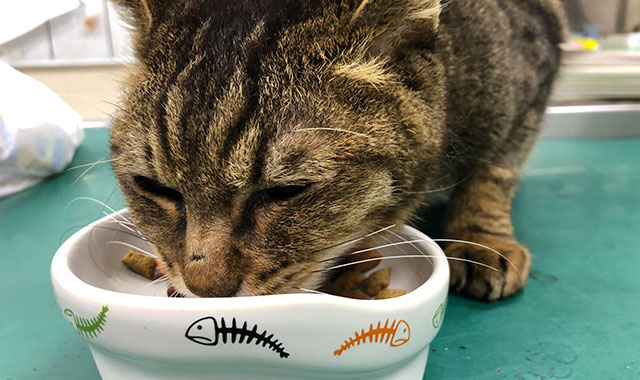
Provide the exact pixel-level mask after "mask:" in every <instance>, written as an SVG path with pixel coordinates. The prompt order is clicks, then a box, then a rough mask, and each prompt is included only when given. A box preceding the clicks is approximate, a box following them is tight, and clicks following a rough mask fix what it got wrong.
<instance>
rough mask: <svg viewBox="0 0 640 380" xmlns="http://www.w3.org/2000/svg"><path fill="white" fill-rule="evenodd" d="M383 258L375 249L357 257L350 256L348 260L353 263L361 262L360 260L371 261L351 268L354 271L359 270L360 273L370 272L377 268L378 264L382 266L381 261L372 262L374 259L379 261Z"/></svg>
mask: <svg viewBox="0 0 640 380" xmlns="http://www.w3.org/2000/svg"><path fill="white" fill-rule="evenodd" d="M381 257H382V255H381V254H380V252H378V250H377V249H373V250H371V251H365V252H360V253H356V254H355V255H350V256H349V257H348V258H349V262H351V263H353V262H356V261H360V260H370V261H365V262H363V263H358V264H354V265H352V266H351V268H352V269H353V270H357V271H359V272H368V271H370V270H371V269H373V268H375V267H377V266H378V264H380V260H372V259H378V258H381Z"/></svg>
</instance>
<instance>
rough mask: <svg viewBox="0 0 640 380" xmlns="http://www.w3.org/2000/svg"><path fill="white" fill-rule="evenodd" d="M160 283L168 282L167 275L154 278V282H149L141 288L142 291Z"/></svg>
mask: <svg viewBox="0 0 640 380" xmlns="http://www.w3.org/2000/svg"><path fill="white" fill-rule="evenodd" d="M162 282H169V277H167V275H162V276H160V277H158V278H156V279H155V280H153V281H151V282H149V283H148V284H145V285H144V286H143V287H142V288H143V289H144V288H146V287H147V286H151V285H155V284H159V283H162Z"/></svg>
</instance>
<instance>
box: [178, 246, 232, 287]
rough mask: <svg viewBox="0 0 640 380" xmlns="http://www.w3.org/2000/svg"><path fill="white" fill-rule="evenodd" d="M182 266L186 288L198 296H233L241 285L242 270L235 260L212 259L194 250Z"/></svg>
mask: <svg viewBox="0 0 640 380" xmlns="http://www.w3.org/2000/svg"><path fill="white" fill-rule="evenodd" d="M218 258H219V256H218ZM189 259H190V260H189V261H188V262H187V263H186V265H185V266H184V270H183V274H182V276H183V280H184V283H185V285H186V286H187V288H188V289H189V290H190V291H191V292H192V293H193V294H195V295H197V296H200V297H233V296H235V295H236V294H237V293H238V291H239V290H240V287H241V286H242V279H243V275H242V273H243V272H242V270H241V266H240V265H239V263H238V262H236V260H232V259H230V258H229V257H226V258H225V259H224V260H212V257H209V256H207V255H205V254H203V253H201V252H194V253H193V254H192V255H191V256H190V257H189Z"/></svg>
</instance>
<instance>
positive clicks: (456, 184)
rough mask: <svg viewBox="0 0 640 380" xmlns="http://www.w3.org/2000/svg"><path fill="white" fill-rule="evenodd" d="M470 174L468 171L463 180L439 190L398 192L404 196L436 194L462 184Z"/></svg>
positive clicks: (471, 172)
mask: <svg viewBox="0 0 640 380" xmlns="http://www.w3.org/2000/svg"><path fill="white" fill-rule="evenodd" d="M472 174H473V170H472V171H470V173H469V174H467V175H466V176H465V177H464V178H462V179H461V180H459V181H457V182H456V183H454V184H451V185H449V186H444V187H440V188H437V189H432V190H424V191H408V190H402V189H400V191H402V192H403V193H405V194H432V193H437V192H440V191H446V190H449V189H453V188H454V187H456V186H458V185H459V184H461V183H462V182H464V181H466V180H467V179H469V177H471V175H472ZM445 178H446V177H445Z"/></svg>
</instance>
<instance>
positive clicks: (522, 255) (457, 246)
mask: <svg viewBox="0 0 640 380" xmlns="http://www.w3.org/2000/svg"><path fill="white" fill-rule="evenodd" d="M516 182H517V169H507V168H503V167H497V166H488V165H482V166H479V167H477V168H476V169H475V170H473V172H472V173H471V174H470V175H469V177H468V178H466V179H465V180H464V181H462V182H461V183H460V184H459V185H458V186H457V188H456V190H455V192H454V193H453V195H452V198H451V203H450V206H449V219H448V222H447V228H446V233H447V237H449V238H450V239H458V240H466V241H469V242H473V243H477V244H480V245H484V246H487V247H490V248H492V249H493V250H495V251H497V252H499V253H500V254H498V253H496V252H494V251H492V250H489V249H486V248H483V247H481V246H479V245H472V244H467V243H457V242H451V243H449V244H448V246H447V247H446V249H445V253H446V255H447V256H449V257H452V258H460V259H464V260H470V261H475V262H480V263H482V264H485V265H487V266H491V267H493V268H496V269H497V271H495V270H493V269H491V268H488V267H486V266H482V265H478V264H474V263H471V262H467V261H461V260H455V259H454V260H449V265H450V267H451V288H452V290H454V291H455V292H458V293H461V294H464V295H466V296H469V297H472V298H476V299H481V300H485V301H495V300H497V299H500V298H505V297H508V296H510V295H512V294H514V293H516V292H517V291H518V290H520V289H521V288H522V287H523V286H524V285H525V283H526V281H527V276H528V274H529V266H530V263H531V259H530V254H529V251H528V250H527V248H526V247H524V246H523V245H521V244H519V243H518V242H516V241H515V239H514V236H513V226H512V223H511V199H512V198H513V195H514V192H515V187H516ZM501 255H502V256H501Z"/></svg>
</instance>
